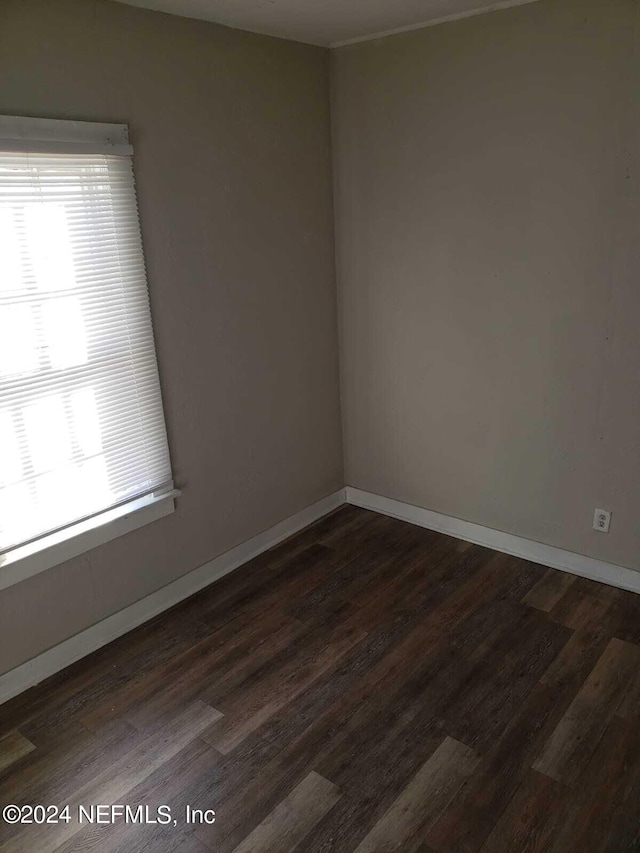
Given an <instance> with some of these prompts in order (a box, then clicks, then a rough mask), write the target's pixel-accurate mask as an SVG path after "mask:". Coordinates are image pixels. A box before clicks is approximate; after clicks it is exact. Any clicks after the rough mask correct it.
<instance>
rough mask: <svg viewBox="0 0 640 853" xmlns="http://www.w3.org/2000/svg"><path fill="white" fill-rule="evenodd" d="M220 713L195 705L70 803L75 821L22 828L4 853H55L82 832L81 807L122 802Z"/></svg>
mask: <svg viewBox="0 0 640 853" xmlns="http://www.w3.org/2000/svg"><path fill="white" fill-rule="evenodd" d="M219 716H220V713H219V712H218V711H215V710H214V709H213V708H211V707H209V706H208V705H205V704H204V703H202V702H197V703H194V705H193V706H192V707H190V708H189V709H188V710H187V711H186V712H184V713H183V714H181V715H180V716H179V717H178V718H176V719H175V720H174V721H172V723H171V724H170V725H168V726H167V727H166V729H165V730H164V731H163V732H162V733H161V734H159V735H158V736H153V737H151V738H149V739H148V740H147V741H144V742H143V743H141V744H140V746H138V747H136V748H134V749H133V750H132V752H131V753H129V754H128V755H126V756H125V757H124V758H122V759H120V761H118V762H117V763H116V764H115V765H114V766H112V767H109V768H107V769H106V770H104V771H103V772H102V773H100V774H99V775H98V776H97V777H95V778H94V779H92V780H91V781H90V782H88V783H87V784H86V785H84V786H83V787H82V788H79V789H77V790H76V791H75V792H74V793H73V795H72V796H71V797H70V799H69V805H70V811H71V821H70V822H69V823H65V824H56V825H55V826H50V825H39V826H34V827H33V828H31V827H27V828H26V829H25V828H23V827H20V828H18V831H17V832H16V834H15V835H14V836H13V837H12V838H11V839H10V840H9V841H7V842H5V843H3V844H0V850H1V851H11V853H32V851H33V850H34V849H37V850H38V853H54V851H56V850H57V848H58V847H60V846H61V845H62V844H63V843H64V842H65V841H67V840H68V839H69V838H71V837H72V836H73V835H75V834H76V833H77V832H78V831H79V824H78V819H77V816H78V807H79V806H80V805H87V804H89V805H90V804H93V803H95V804H97V803H101V804H106V805H110V804H112V803H117V802H121V800H122V798H123V797H124V796H125V795H126V794H127V793H128V792H129V791H131V790H132V789H133V788H135V787H136V785H138V784H140V782H142V781H143V780H144V779H146V778H147V777H148V776H150V775H151V774H152V773H154V772H155V771H156V770H157V769H158V768H159V767H161V766H162V765H163V764H164V763H166V762H167V761H168V760H169V759H171V758H172V757H173V756H174V755H176V754H177V753H178V752H180V750H182V749H184V747H185V746H186V745H187V744H188V743H190V741H192V740H193V739H194V738H196V737H198V735H199V734H200V733H201V732H202V731H204V730H205V728H207V727H208V726H210V725H211V724H212V723H213V722H214V721H215V720H216V719H217V718H218V717H219Z"/></svg>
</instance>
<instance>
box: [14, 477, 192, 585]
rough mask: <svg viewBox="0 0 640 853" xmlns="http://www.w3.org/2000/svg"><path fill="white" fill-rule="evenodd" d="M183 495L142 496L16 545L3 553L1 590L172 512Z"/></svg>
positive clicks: (173, 493)
mask: <svg viewBox="0 0 640 853" xmlns="http://www.w3.org/2000/svg"><path fill="white" fill-rule="evenodd" d="M179 494H180V492H179V491H177V490H175V489H174V491H172V492H167V493H166V494H163V495H148V496H147V497H144V498H138V500H135V501H130V502H129V503H127V504H124V505H123V506H120V507H117V508H116V509H110V510H107V512H103V513H101V514H100V515H98V516H95V517H94V518H90V519H87V521H81V522H79V523H78V524H74V525H73V526H72V527H69V528H67V529H65V530H60V531H58V532H57V533H52V534H51V535H50V536H45V537H43V538H42V539H39V540H38V541H37V542H32V543H31V544H30V545H23V546H22V548H16V549H15V551H12V552H11V553H10V554H5V555H4V556H2V555H0V590H2V589H6V588H7V587H9V586H13V584H16V583H20V581H23V580H26V579H27V578H30V577H32V576H33V575H37V574H39V573H40V572H44V571H45V570H46V569H51V568H52V567H53V566H57V565H59V564H60V563H64V562H65V561H66V560H70V559H71V558H72V557H77V556H79V555H80V554H84V553H86V552H87V551H90V550H91V549H92V548H96V547H97V546H98V545H103V544H104V543H105V542H109V541H110V540H111V539H115V538H117V537H118V536H123V535H124V534H125V533H130V532H131V531H132V530H137V529H138V528H139V527H143V526H144V525H145V524H150V523H151V522H152V521H157V519H159V518H163V517H164V516H165V515H170V514H171V513H172V512H173V511H174V509H175V498H176V497H177V496H178V495H179Z"/></svg>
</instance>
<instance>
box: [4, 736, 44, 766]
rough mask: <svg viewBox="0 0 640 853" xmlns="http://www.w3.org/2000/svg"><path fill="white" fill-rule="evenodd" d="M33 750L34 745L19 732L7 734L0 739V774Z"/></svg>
mask: <svg viewBox="0 0 640 853" xmlns="http://www.w3.org/2000/svg"><path fill="white" fill-rule="evenodd" d="M35 748H36V747H35V745H34V744H33V743H31V741H30V740H28V739H27V738H26V737H24V735H21V734H20V732H19V731H13V732H9V734H7V735H5V736H4V737H3V738H2V739H0V773H1V772H2V771H3V770H4V769H5V768H6V767H10V766H11V765H12V764H14V763H15V762H16V761H19V760H20V759H21V758H22V757H23V756H25V755H28V754H29V753H30V752H32V751H33V750H34V749H35Z"/></svg>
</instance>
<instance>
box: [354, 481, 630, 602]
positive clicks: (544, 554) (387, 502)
mask: <svg viewBox="0 0 640 853" xmlns="http://www.w3.org/2000/svg"><path fill="white" fill-rule="evenodd" d="M346 493H347V503H350V504H354V505H355V506H360V507H363V508H364V509H371V510H373V511H374V512H380V513H382V514H383V515H390V516H391V517H392V518H399V519H400V520H401V521H408V522H410V523H411V524H417V525H418V526H419V527H426V528H427V529H428V530H437V531H438V532H440V533H446V534H447V535H448V536H454V537H455V538H456V539H464V540H465V542H474V543H475V544H476V545H484V546H485V547H486V548H493V550H494V551H502V552H504V553H505V554H513V555H514V556H516V557H522V558H523V559H525V560H529V561H531V562H532V563H540V564H541V565H543V566H549V567H550V568H552V569H559V570H560V571H562V572H569V573H570V574H572V575H580V577H583V578H589V580H594V581H600V583H606V584H608V585H609V586H615V587H618V588H619V589H626V590H629V591H630V592H638V593H640V572H634V571H633V570H632V569H625V568H624V567H623V566H617V565H615V563H605V562H603V561H602V560H595V559H594V558H593V557H585V556H584V555H582V554H574V553H573V551H564V550H563V549H562V548H554V547H553V546H552V545H543V544H542V543H541V542H534V541H533V540H531V539H523V538H522V537H521V536H514V535H513V534H511V533H502V532H501V531H499V530H492V529H491V528H490V527H483V526H482V525H480V524H473V523H472V522H470V521H462V520H461V519H459V518H453V517H452V516H450V515H442V514H441V513H439V512H433V511H432V510H430V509H423V508H422V507H418V506H413V505H412V504H407V503H403V502H402V501H396V500H393V499H392V498H385V497H382V496H381V495H374V494H372V493H371V492H363V491H362V490H360V489H355V488H353V487H352V486H347V488H346Z"/></svg>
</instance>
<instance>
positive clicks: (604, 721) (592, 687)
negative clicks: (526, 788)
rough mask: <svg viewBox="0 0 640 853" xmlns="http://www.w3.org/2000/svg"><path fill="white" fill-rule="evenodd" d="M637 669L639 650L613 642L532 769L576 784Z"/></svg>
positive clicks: (622, 643)
mask: <svg viewBox="0 0 640 853" xmlns="http://www.w3.org/2000/svg"><path fill="white" fill-rule="evenodd" d="M639 669H640V648H638V647H637V646H635V645H633V644H631V643H625V642H624V641H623V640H618V639H615V638H614V639H612V640H610V642H609V643H608V645H607V647H606V648H605V650H604V652H603V653H602V655H601V657H600V659H599V660H598V662H597V663H596V665H595V667H594V669H593V671H592V672H591V674H590V675H589V677H588V678H587V680H586V681H585V683H584V685H583V687H582V688H581V690H580V691H579V693H578V695H577V696H576V698H575V699H574V701H573V702H572V703H571V706H570V707H569V709H568V710H567V712H566V714H565V715H564V717H563V718H562V720H561V721H560V722H559V724H558V726H557V728H556V729H555V731H554V732H553V734H552V735H551V737H550V739H549V741H548V743H547V744H546V746H545V748H544V749H543V751H542V753H541V755H540V756H539V758H538V759H537V761H536V762H535V763H534V765H533V766H534V769H536V770H538V771H539V772H540V773H545V774H546V775H547V776H550V777H551V778H552V779H556V780H557V781H559V782H565V783H566V784H569V785H571V784H576V782H577V781H578V779H579V777H580V774H581V772H582V771H583V769H584V767H585V766H586V763H587V761H588V760H589V758H590V756H591V754H592V752H593V750H594V749H595V747H596V746H597V744H598V741H599V739H600V737H601V736H602V734H603V732H604V731H605V729H606V727H607V725H608V723H609V720H610V719H611V717H612V716H613V714H614V713H615V712H616V710H617V709H618V706H619V705H620V703H621V702H622V700H623V698H624V695H625V693H626V691H627V689H628V687H629V684H630V683H632V682H633V678H634V676H635V675H636V674H637V672H638V670H639Z"/></svg>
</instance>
